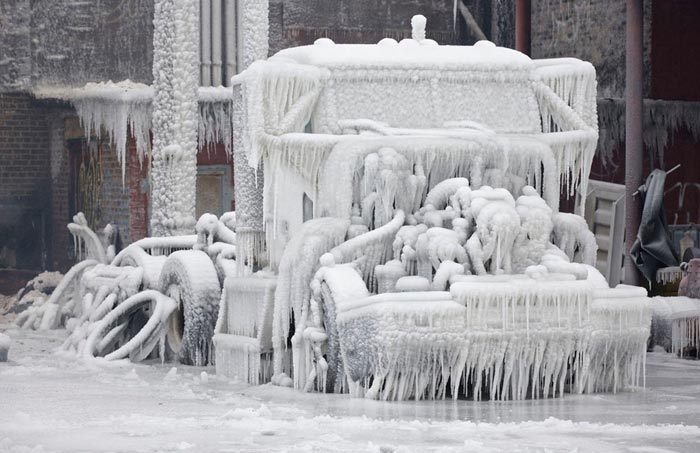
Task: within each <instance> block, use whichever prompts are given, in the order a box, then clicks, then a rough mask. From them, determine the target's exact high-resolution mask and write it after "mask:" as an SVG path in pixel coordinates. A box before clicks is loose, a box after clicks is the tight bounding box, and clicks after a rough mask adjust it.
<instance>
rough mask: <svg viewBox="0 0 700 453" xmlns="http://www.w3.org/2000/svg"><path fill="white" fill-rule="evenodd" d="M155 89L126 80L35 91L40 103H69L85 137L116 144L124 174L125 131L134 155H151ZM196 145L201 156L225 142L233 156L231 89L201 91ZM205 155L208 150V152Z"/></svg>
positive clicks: (207, 88)
mask: <svg viewBox="0 0 700 453" xmlns="http://www.w3.org/2000/svg"><path fill="white" fill-rule="evenodd" d="M153 93H154V91H153V87H152V86H150V85H146V84H143V83H136V82H132V81H130V80H123V81H121V82H112V81H111V80H110V81H107V82H97V83H94V82H90V83H87V84H86V85H84V86H82V87H43V88H37V89H35V90H34V91H33V93H32V94H33V95H34V96H35V97H36V98H39V99H58V100H62V101H66V102H70V103H71V104H73V106H74V107H75V110H76V113H77V114H78V117H79V118H80V122H81V124H82V126H83V129H84V130H85V135H86V137H87V138H88V140H89V139H90V137H92V136H96V137H98V139H99V137H100V136H101V133H102V130H103V129H104V131H105V132H106V133H107V135H108V137H109V140H110V142H111V143H112V144H113V145H114V147H115V150H116V153H117V159H118V161H119V163H120V164H121V167H122V180H123V179H124V176H125V174H126V144H127V138H128V137H127V135H128V132H129V130H130V131H131V135H132V136H133V137H134V138H135V140H136V151H137V154H138V155H139V158H140V159H141V160H143V159H144V158H145V157H146V156H148V155H150V150H151V139H150V130H151V127H152V123H151V121H152V118H151V117H152V106H151V104H152V101H153ZM197 97H198V100H199V121H198V137H199V139H198V141H199V148H200V151H201V150H202V149H204V148H205V146H204V145H205V144H206V143H209V144H211V143H223V144H224V147H225V148H226V152H227V154H228V155H229V156H231V155H232V152H233V141H232V130H231V110H232V109H231V102H232V94H231V88H230V87H223V86H219V87H199V89H198V91H197ZM206 148H207V150H208V147H206Z"/></svg>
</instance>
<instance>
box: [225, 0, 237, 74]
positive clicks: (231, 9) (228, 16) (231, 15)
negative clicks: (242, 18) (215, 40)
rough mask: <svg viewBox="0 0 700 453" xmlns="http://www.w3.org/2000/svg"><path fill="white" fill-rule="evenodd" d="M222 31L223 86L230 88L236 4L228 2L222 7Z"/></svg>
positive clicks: (234, 58) (234, 69) (233, 55)
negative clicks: (223, 51)
mask: <svg viewBox="0 0 700 453" xmlns="http://www.w3.org/2000/svg"><path fill="white" fill-rule="evenodd" d="M224 8H225V10H224V18H225V21H224V29H225V34H226V42H225V44H224V48H225V49H226V55H225V60H224V63H225V65H226V66H225V75H224V81H223V82H224V83H223V84H224V85H225V86H231V77H233V76H234V75H235V74H236V28H237V27H236V2H235V1H233V0H228V1H226V3H225V6H224Z"/></svg>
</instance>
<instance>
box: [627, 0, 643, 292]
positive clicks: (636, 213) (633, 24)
mask: <svg viewBox="0 0 700 453" xmlns="http://www.w3.org/2000/svg"><path fill="white" fill-rule="evenodd" d="M643 16H644V9H643V0H627V26H626V53H627V55H626V59H625V71H626V75H625V98H626V108H625V203H626V211H627V212H626V216H625V237H626V239H625V252H626V253H625V255H626V257H627V259H626V261H625V283H628V284H632V285H638V284H639V282H640V276H639V272H638V271H637V268H636V267H635V266H634V264H632V259H631V257H630V249H631V248H632V245H633V244H634V241H635V239H636V238H637V231H638V229H639V221H640V219H641V217H642V215H641V197H640V196H639V195H638V196H636V197H633V196H632V194H633V193H634V192H635V191H636V190H637V189H638V188H639V186H640V185H641V184H642V160H643V157H644V155H643V151H644V142H643V139H642V131H643V129H642V128H643V117H642V96H643V87H644V85H643V84H644V68H643V63H642V62H643V52H644V47H643V45H644V44H643V42H644V41H643V38H644V37H643V32H644V25H643V23H644V20H643Z"/></svg>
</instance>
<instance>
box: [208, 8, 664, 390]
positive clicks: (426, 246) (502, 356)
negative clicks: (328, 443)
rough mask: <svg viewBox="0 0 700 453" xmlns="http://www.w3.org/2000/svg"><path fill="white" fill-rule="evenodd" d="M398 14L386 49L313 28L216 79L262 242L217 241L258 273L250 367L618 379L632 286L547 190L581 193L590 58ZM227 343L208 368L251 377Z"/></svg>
mask: <svg viewBox="0 0 700 453" xmlns="http://www.w3.org/2000/svg"><path fill="white" fill-rule="evenodd" d="M411 24H412V27H413V38H412V39H405V40H403V41H401V42H400V43H397V42H396V41H394V40H390V39H385V40H382V41H380V42H379V43H378V44H377V45H340V44H335V43H333V42H332V41H331V40H329V39H321V40H318V41H317V42H316V43H315V44H314V45H311V46H304V47H298V48H292V49H285V50H282V51H280V52H278V53H277V54H276V55H274V56H272V57H270V58H268V59H267V60H261V61H257V62H255V63H253V64H252V65H251V66H250V67H249V68H248V69H247V70H245V71H243V72H242V73H241V74H239V75H237V76H235V77H234V79H233V99H234V111H237V112H239V113H238V115H237V116H236V117H235V118H234V135H235V136H236V137H238V141H237V143H239V145H238V146H237V148H236V149H235V150H234V153H236V156H237V162H247V163H248V164H249V165H250V166H251V167H253V168H256V169H257V168H260V163H262V164H263V165H262V168H264V172H265V174H264V178H263V184H259V182H258V183H256V184H255V186H253V185H252V184H248V185H246V187H243V188H242V189H243V190H241V193H242V194H243V195H242V196H244V198H245V201H246V202H245V203H241V204H240V207H239V208H240V212H239V213H238V214H239V215H241V217H242V218H246V219H248V221H247V222H246V223H249V224H250V225H262V226H264V229H265V243H264V244H258V243H256V244H255V246H253V245H252V244H253V243H252V242H251V243H248V242H247V241H248V239H246V240H244V241H243V242H241V243H239V244H238V247H239V248H245V250H246V252H245V253H246V255H248V253H249V252H252V253H253V254H257V256H246V263H266V264H268V265H269V271H271V272H272V273H273V274H276V275H277V285H276V290H275V295H274V304H273V305H274V308H273V313H272V331H271V335H272V339H271V344H272V346H273V356H274V359H273V362H274V375H273V376H272V378H271V381H272V382H273V383H279V384H283V385H293V386H294V387H295V388H297V389H300V390H307V391H308V390H312V389H317V390H319V391H336V392H338V391H353V392H355V393H356V394H362V393H364V394H365V396H368V397H376V398H384V399H404V398H444V397H448V396H451V397H454V398H456V397H457V396H458V395H468V396H472V397H474V398H476V399H478V398H482V397H485V398H491V399H511V398H515V399H519V398H526V397H547V396H554V395H561V394H562V393H563V392H564V390H570V391H574V392H584V391H600V390H606V391H607V390H610V391H617V390H620V389H621V388H623V387H624V386H628V385H637V384H638V383H639V377H640V376H641V375H642V374H643V373H642V369H643V356H644V343H645V341H646V337H647V336H648V332H649V324H650V314H649V313H650V312H649V307H648V304H647V303H646V293H644V294H641V293H637V292H634V291H632V290H629V289H625V288H619V289H610V288H608V287H607V283H606V282H605V279H604V278H603V277H602V276H601V275H600V273H598V272H597V271H596V270H595V269H594V268H592V267H591V265H592V264H593V263H594V262H595V257H596V249H597V247H596V244H595V239H594V237H593V235H592V234H591V233H590V231H588V228H587V227H586V224H585V222H584V221H583V219H582V218H581V217H579V216H578V215H576V214H568V213H559V212H558V211H559V209H558V207H559V197H560V193H561V192H562V191H565V192H566V193H567V194H569V195H574V194H575V193H576V192H578V193H585V192H586V186H587V181H588V174H589V171H590V166H591V162H592V158H593V153H594V151H595V147H596V141H597V137H598V132H597V118H596V80H595V70H594V68H593V66H592V65H590V64H589V63H586V62H583V61H580V60H576V59H572V58H562V59H552V60H531V59H530V58H528V57H527V56H525V55H523V54H521V53H519V52H516V51H513V50H510V49H505V48H499V47H496V46H495V45H493V44H492V43H489V42H486V41H481V42H479V43H477V44H476V45H474V46H471V47H469V46H439V45H438V44H437V43H435V42H434V41H432V40H430V39H425V18H424V17H421V16H416V17H414V19H413V20H412V22H411ZM249 186H250V187H249ZM582 202H583V199H579V200H578V203H577V212H579V213H580V211H581V204H582ZM261 205H262V206H263V209H259V207H260V206H261ZM252 207H255V209H253V208H252ZM241 231H243V230H241ZM246 232H247V230H246ZM246 234H247V233H246ZM251 237H252V236H251ZM239 239H241V240H242V239H243V238H242V236H240V235H239ZM256 240H259V239H256ZM244 242H245V245H244ZM249 278H250V277H232V282H233V281H235V280H236V279H239V282H238V283H228V282H227V287H228V285H229V284H231V285H232V290H234V291H238V292H239V293H242V292H243V291H244V289H245V288H247V287H248V285H249V284H252V281H250V282H249V281H248V280H246V279H249ZM237 285H238V288H237V289H235V287H236V286H237ZM601 291H602V292H601ZM259 293H260V294H258V296H256V297H257V300H258V303H257V307H258V309H257V311H256V310H253V309H250V308H246V309H245V310H244V312H245V313H249V314H252V313H257V315H256V316H254V317H253V318H254V319H255V322H256V323H260V322H262V318H261V316H260V313H262V312H265V313H268V311H267V310H268V309H267V308H265V309H264V310H263V309H262V308H261V307H268V305H269V303H270V301H269V297H268V296H264V295H263V293H262V291H259ZM246 294H247V295H245V296H243V295H242V296H241V297H239V298H235V297H233V296H232V295H231V294H228V295H227V296H226V299H228V300H227V301H224V299H222V304H221V308H220V310H221V312H220V315H219V320H220V322H221V321H222V320H226V319H228V318H227V316H230V314H231V313H234V312H235V309H234V307H237V306H238V307H239V308H238V310H241V308H240V307H242V306H253V305H254V304H251V301H252V293H246ZM244 301H245V302H244ZM225 310H228V311H225ZM246 317H248V315H246ZM253 318H251V319H253ZM226 322H227V323H228V325H229V326H231V325H233V324H234V323H235V322H238V321H233V320H230V319H229V320H228V321H226ZM613 324H615V325H613ZM250 332H252V330H250V327H249V334H248V337H249V339H250V340H252V336H251V335H250ZM217 335H218V334H217ZM261 340H262V339H255V341H256V342H260V341H261ZM246 341H249V340H246ZM239 343H240V344H243V341H241V342H236V343H235V344H236V345H238V344H239ZM246 344H247V343H246ZM236 347H237V348H238V349H242V348H240V347H239V346H236ZM232 348H233V344H231V345H230V346H229V349H232ZM247 350H248V351H249V353H248V359H246V361H244V362H242V363H244V364H245V366H243V367H242V368H241V366H242V365H240V363H239V364H235V363H233V362H232V361H231V360H232V359H231V360H229V359H223V358H222V359H221V360H226V361H227V362H230V364H223V363H220V362H217V367H221V368H222V369H224V370H227V371H226V373H229V371H228V370H234V369H235V370H238V371H237V372H238V374H243V375H248V380H249V381H254V380H257V379H258V378H259V377H260V376H261V374H260V372H259V371H255V370H253V371H251V370H250V369H249V368H248V366H249V364H255V367H258V365H257V363H256V362H255V360H258V358H259V357H261V355H260V351H259V350H258V349H256V348H254V347H249V348H248V349H247ZM217 360H220V359H219V357H218V356H217Z"/></svg>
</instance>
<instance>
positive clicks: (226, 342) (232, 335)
mask: <svg viewBox="0 0 700 453" xmlns="http://www.w3.org/2000/svg"><path fill="white" fill-rule="evenodd" d="M276 286H277V280H276V279H275V278H269V276H265V275H252V276H250V277H239V278H230V279H227V280H226V281H225V282H224V288H223V291H222V293H221V304H220V309H219V316H218V319H217V322H216V328H215V329H214V338H213V342H214V346H215V350H216V373H217V374H218V375H223V376H228V377H231V378H237V379H240V380H243V381H244V382H247V383H249V384H252V385H257V384H259V383H262V382H267V381H269V380H270V379H271V378H272V374H273V369H272V342H271V338H272V310H273V305H274V300H275V288H276Z"/></svg>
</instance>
